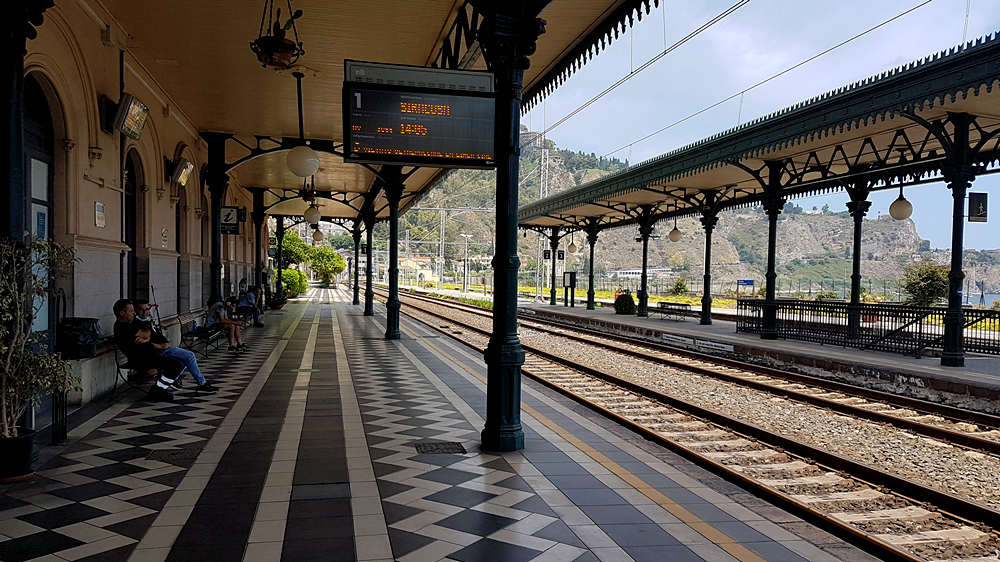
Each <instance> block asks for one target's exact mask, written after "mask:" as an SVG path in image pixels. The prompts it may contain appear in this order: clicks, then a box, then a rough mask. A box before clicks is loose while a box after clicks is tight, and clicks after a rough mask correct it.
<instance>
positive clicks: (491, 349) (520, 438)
mask: <svg viewBox="0 0 1000 562" xmlns="http://www.w3.org/2000/svg"><path fill="white" fill-rule="evenodd" d="M548 3H549V0H535V1H526V0H519V1H510V2H490V1H487V0H472V4H473V6H474V7H476V8H478V9H479V10H480V12H482V13H483V14H484V15H485V16H486V17H485V21H484V22H483V25H482V26H481V27H480V32H479V43H480V45H481V46H482V49H483V55H484V57H485V59H486V62H487V65H488V67H489V69H490V71H492V72H493V75H494V77H495V79H496V90H497V92H496V93H497V96H496V127H495V130H494V131H495V132H494V146H495V151H496V154H495V155H494V156H495V158H496V162H497V218H496V229H497V231H496V255H495V256H494V257H493V271H494V272H495V273H494V275H495V281H494V282H495V291H494V297H493V333H492V334H491V335H490V342H489V345H487V347H486V353H485V359H486V369H487V382H486V426H485V427H484V428H483V433H482V447H483V448H484V449H487V450H494V451H516V450H518V449H523V448H524V432H523V431H522V430H521V365H522V364H524V350H523V349H522V348H521V341H520V340H519V339H518V336H517V270H518V268H519V267H520V265H521V261H520V260H519V259H518V257H517V207H518V202H517V178H518V173H519V169H520V161H519V160H520V155H521V154H520V153H521V149H520V143H521V140H520V119H519V117H520V111H521V88H522V86H523V80H524V71H525V69H527V68H528V67H529V66H530V64H531V63H530V61H529V60H528V56H530V55H531V54H532V53H534V52H535V41H536V40H537V39H538V36H539V35H540V34H541V33H543V32H544V31H545V22H544V20H540V19H537V18H536V16H537V15H538V14H539V13H540V12H541V11H542V9H543V8H545V6H546V5H547V4H548Z"/></svg>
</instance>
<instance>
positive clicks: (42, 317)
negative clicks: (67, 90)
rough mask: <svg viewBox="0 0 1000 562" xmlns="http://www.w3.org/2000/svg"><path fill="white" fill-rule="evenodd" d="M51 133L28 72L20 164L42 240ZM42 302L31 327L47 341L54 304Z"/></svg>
mask: <svg viewBox="0 0 1000 562" xmlns="http://www.w3.org/2000/svg"><path fill="white" fill-rule="evenodd" d="M54 138H55V133H54V128H53V126H52V111H51V108H50V107H49V103H48V100H47V98H46V96H45V91H44V90H43V89H42V86H41V84H39V83H38V80H36V79H35V77H34V76H32V75H30V74H29V75H27V76H26V77H25V78H24V164H25V181H26V182H27V188H28V192H29V193H30V196H31V211H30V213H29V215H28V217H29V220H28V224H29V225H30V231H31V236H32V237H33V238H41V239H43V240H51V239H52V237H53V227H52V222H53V221H52V209H53V196H52V184H53V169H54V166H55V148H54V146H55V142H54ZM48 301H49V299H48V298H46V302H45V303H44V304H43V305H42V307H41V309H40V310H39V311H38V316H37V318H36V319H35V325H34V329H35V331H39V332H48V333H49V341H52V336H53V334H54V331H55V320H56V319H55V314H54V303H52V302H48Z"/></svg>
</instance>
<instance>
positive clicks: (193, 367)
mask: <svg viewBox="0 0 1000 562" xmlns="http://www.w3.org/2000/svg"><path fill="white" fill-rule="evenodd" d="M134 306H135V308H136V314H135V320H134V322H141V323H143V324H145V325H146V326H149V327H150V328H151V333H150V337H149V341H150V342H151V343H152V344H153V346H154V347H156V348H157V350H158V351H159V354H160V357H166V358H168V359H173V360H174V361H177V362H179V363H180V364H181V365H183V366H184V368H185V369H187V370H188V371H189V372H190V373H191V376H193V377H194V380H195V381H197V383H198V386H196V387H195V391H196V392H201V393H202V394H215V393H216V392H217V391H218V389H217V388H215V387H214V386H212V384H211V383H209V382H208V381H206V380H205V377H203V376H202V374H201V369H199V368H198V360H197V359H196V358H195V355H194V352H192V351H189V350H187V349H182V348H180V347H176V346H173V345H170V342H169V341H167V338H166V337H164V336H163V334H162V333H160V331H159V330H157V329H156V328H155V327H153V320H152V318H150V310H151V309H152V307H154V306H157V305H155V304H154V305H150V304H149V301H147V300H145V299H136V300H135V305H134ZM182 376H184V372H183V371H181V374H180V375H178V376H177V379H176V380H175V381H174V383H173V386H174V388H180V380H181V377H182Z"/></svg>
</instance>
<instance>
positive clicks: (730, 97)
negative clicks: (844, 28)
mask: <svg viewBox="0 0 1000 562" xmlns="http://www.w3.org/2000/svg"><path fill="white" fill-rule="evenodd" d="M933 1H934V0H925V1H924V2H921V3H920V4H917V5H916V6H914V7H912V8H910V9H908V10H906V11H903V12H900V13H899V14H896V15H895V16H893V17H891V18H889V19H887V20H885V21H883V22H882V23H880V24H878V25H875V26H873V27H870V28H868V29H866V30H865V31H862V32H861V33H858V34H857V35H855V36H853V37H851V38H849V39H845V40H844V41H841V42H840V43H837V44H836V45H834V46H832V47H830V48H828V49H826V50H824V51H822V52H820V53H817V54H815V55H813V56H811V57H809V58H807V59H805V60H803V61H801V62H798V63H796V64H794V65H792V66H790V67H788V68H786V69H785V70H782V71H781V72H779V73H777V74H774V75H772V76H770V77H768V78H765V79H764V80H761V81H760V82H757V83H756V84H754V85H752V86H750V87H748V88H745V89H743V90H740V91H739V92H736V93H735V94H733V95H731V96H729V97H727V98H724V99H721V100H719V101H717V102H715V103H713V104H712V105H710V106H708V107H705V108H703V109H700V110H698V111H696V112H694V113H692V114H690V115H688V116H687V117H684V118H682V119H678V120H677V121H674V122H673V123H671V124H669V125H667V126H666V127H663V128H662V129H658V130H656V131H653V132H652V133H649V134H648V135H646V136H644V137H642V138H639V139H637V140H634V141H632V142H630V143H629V144H626V145H624V146H621V147H619V148H616V149H615V150H612V151H611V152H608V153H607V154H604V155H603V156H601V158H607V157H608V156H611V155H612V154H615V153H618V152H621V151H622V150H625V149H626V148H628V149H631V148H632V146H634V145H636V144H639V143H640V142H642V141H644V140H647V139H649V138H651V137H654V136H656V135H658V134H660V133H662V132H664V131H666V130H668V129H672V128H673V127H676V126H677V125H680V124H681V123H684V122H685V121H689V120H691V119H694V118H695V117H697V116H699V115H701V114H702V113H705V112H707V111H711V110H712V109H715V108H716V107H719V106H720V105H722V104H724V103H726V102H728V101H730V100H732V99H734V98H737V97H740V98H742V96H743V95H744V94H746V93H747V92H749V91H750V90H753V89H754V88H757V87H760V86H763V85H764V84H767V83H768V82H770V81H772V80H774V79H776V78H779V77H781V76H784V75H785V74H788V73H789V72H791V71H793V70H795V69H796V68H799V67H800V66H803V65H805V64H808V63H810V62H812V61H814V60H816V59H818V58H820V57H822V56H823V55H826V54H828V53H830V52H831V51H834V50H836V49H839V48H840V47H843V46H844V45H847V44H848V43H850V42H852V41H854V40H856V39H859V38H861V37H864V36H865V35H868V34H869V33H871V32H873V31H875V30H877V29H879V28H881V27H884V26H886V25H888V24H890V23H892V22H894V21H896V20H898V19H899V18H901V17H903V16H906V15H908V14H910V13H911V12H914V11H916V10H918V9H920V8H923V7H924V6H926V5H927V4H930V3H931V2H933ZM740 117H741V118H742V111H741V115H740Z"/></svg>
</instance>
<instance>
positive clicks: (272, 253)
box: [267, 248, 278, 258]
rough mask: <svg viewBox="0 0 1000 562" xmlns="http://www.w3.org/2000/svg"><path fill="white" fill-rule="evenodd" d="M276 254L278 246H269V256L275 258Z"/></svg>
mask: <svg viewBox="0 0 1000 562" xmlns="http://www.w3.org/2000/svg"><path fill="white" fill-rule="evenodd" d="M276 255H278V250H277V249H276V248H268V249H267V257H269V258H273V257H274V256H276Z"/></svg>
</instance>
